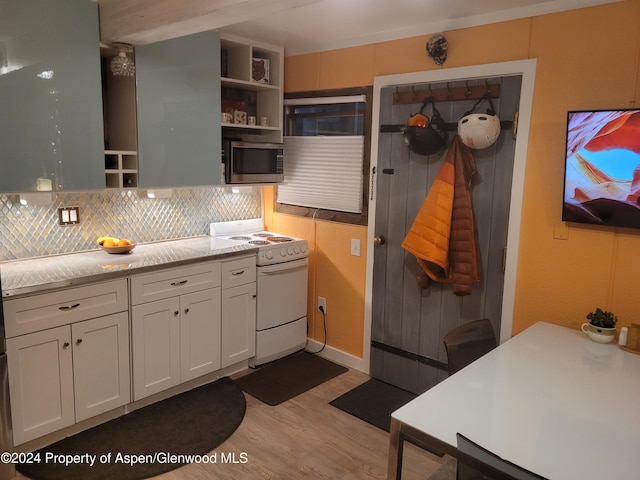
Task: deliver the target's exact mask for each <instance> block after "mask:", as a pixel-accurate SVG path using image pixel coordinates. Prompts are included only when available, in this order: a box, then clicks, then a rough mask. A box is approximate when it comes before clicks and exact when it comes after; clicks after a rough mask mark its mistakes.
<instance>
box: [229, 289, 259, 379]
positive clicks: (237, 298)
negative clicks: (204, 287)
mask: <svg viewBox="0 0 640 480" xmlns="http://www.w3.org/2000/svg"><path fill="white" fill-rule="evenodd" d="M255 354H256V283H255V282H252V283H248V284H246V285H240V286H238V287H232V288H225V289H224V290H222V366H223V367H228V366H229V365H233V364H234V363H237V362H240V361H242V360H246V359H248V358H251V357H253V356H254V355H255Z"/></svg>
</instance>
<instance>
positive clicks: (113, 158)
mask: <svg viewBox="0 0 640 480" xmlns="http://www.w3.org/2000/svg"><path fill="white" fill-rule="evenodd" d="M104 173H105V176H106V187H107V188H135V187H137V186H138V155H137V152H135V151H129V150H105V152H104Z"/></svg>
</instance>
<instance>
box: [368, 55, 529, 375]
mask: <svg viewBox="0 0 640 480" xmlns="http://www.w3.org/2000/svg"><path fill="white" fill-rule="evenodd" d="M535 72H536V60H535V59H529V60H517V61H512V62H502V63H491V64H483V65H474V66H469V67H456V68H449V69H447V68H445V69H439V70H429V71H423V72H413V73H403V74H394V75H383V76H377V77H375V78H374V82H373V118H372V128H371V158H370V167H369V168H370V171H369V173H370V179H371V180H370V182H371V183H370V185H371V191H370V192H369V219H368V225H367V268H366V281H365V305H364V339H363V340H364V345H363V359H362V363H361V366H362V368H361V370H362V371H364V372H365V373H369V362H370V358H371V321H372V291H373V258H374V248H375V244H374V237H375V234H376V233H375V232H376V226H375V219H376V197H377V195H376V193H377V192H376V187H377V183H376V182H377V175H376V174H375V173H374V171H375V170H376V169H377V166H378V140H379V133H380V92H381V90H382V88H385V87H395V86H402V85H411V84H417V83H432V82H447V81H449V82H452V81H460V80H462V81H464V80H471V79H477V78H491V77H506V76H514V75H521V76H522V86H521V90H520V104H519V107H518V112H519V114H518V123H517V132H518V135H517V138H516V144H515V152H514V166H513V178H512V182H511V201H510V208H509V229H508V234H507V245H508V248H507V255H506V259H505V279H504V286H503V295H502V319H501V322H500V335H499V337H500V339H499V340H500V343H502V342H504V341H506V340H508V339H509V338H511V335H512V331H513V309H514V302H515V292H516V288H515V287H516V278H517V273H518V252H519V247H520V224H521V217H522V201H523V190H524V177H525V167H526V162H527V150H528V145H529V130H530V126H531V125H530V124H531V111H532V105H533V89H534V82H535Z"/></svg>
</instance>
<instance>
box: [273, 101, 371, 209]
mask: <svg viewBox="0 0 640 480" xmlns="http://www.w3.org/2000/svg"><path fill="white" fill-rule="evenodd" d="M365 102H366V97H365V95H351V96H335V97H321V98H319V97H315V98H312V97H305V98H296V99H287V100H285V107H286V108H285V117H286V132H285V135H286V136H285V137H284V165H285V179H284V181H285V184H284V185H280V186H278V193H277V202H278V203H283V204H289V205H297V206H303V207H310V208H319V209H326V210H337V211H342V212H349V213H362V210H363V198H362V197H363V161H364V139H365V136H364V111H365Z"/></svg>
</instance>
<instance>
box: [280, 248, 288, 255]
mask: <svg viewBox="0 0 640 480" xmlns="http://www.w3.org/2000/svg"><path fill="white" fill-rule="evenodd" d="M280 256H281V257H286V256H287V249H286V248H283V249H281V250H280Z"/></svg>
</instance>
